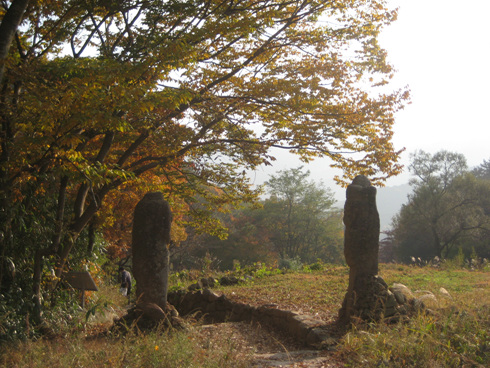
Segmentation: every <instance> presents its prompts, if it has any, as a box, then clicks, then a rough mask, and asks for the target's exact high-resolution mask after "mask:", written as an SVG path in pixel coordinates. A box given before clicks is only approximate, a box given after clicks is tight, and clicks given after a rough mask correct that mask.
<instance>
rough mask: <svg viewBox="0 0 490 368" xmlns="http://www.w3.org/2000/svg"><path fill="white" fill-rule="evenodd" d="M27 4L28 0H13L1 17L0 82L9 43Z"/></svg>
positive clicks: (0, 81)
mask: <svg viewBox="0 0 490 368" xmlns="http://www.w3.org/2000/svg"><path fill="white" fill-rule="evenodd" d="M28 4H29V0H13V1H12V3H11V4H10V7H9V8H8V10H7V12H6V13H5V15H4V17H3V19H2V24H0V83H2V81H3V74H4V72H5V61H6V59H7V55H8V53H9V50H10V45H11V44H12V41H13V40H14V36H15V32H17V28H18V27H19V24H20V22H21V21H22V17H23V15H24V12H25V11H26V9H27V5H28Z"/></svg>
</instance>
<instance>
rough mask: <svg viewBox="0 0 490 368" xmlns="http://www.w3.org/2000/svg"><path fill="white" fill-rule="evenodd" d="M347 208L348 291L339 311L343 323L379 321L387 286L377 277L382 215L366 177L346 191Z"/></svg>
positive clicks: (346, 253)
mask: <svg viewBox="0 0 490 368" xmlns="http://www.w3.org/2000/svg"><path fill="white" fill-rule="evenodd" d="M346 196H347V198H346V202H345V206H344V224H345V232H344V255H345V259H346V262H347V264H348V266H349V267H350V271H349V287H348V289H347V293H346V295H345V298H344V301H343V303H342V308H341V309H340V311H339V317H340V319H341V320H343V321H346V322H348V321H350V319H351V317H353V316H356V317H361V318H363V319H378V318H380V317H381V316H382V315H383V313H384V305H385V303H386V300H387V296H388V294H387V285H386V283H385V282H384V280H383V279H382V278H381V277H379V276H377V274H378V252H379V226H380V225H379V214H378V210H377V208H376V188H374V187H373V186H372V185H371V183H370V181H369V179H367V178H366V177H365V176H363V175H360V176H357V177H356V178H355V179H354V180H353V181H352V184H351V185H349V186H348V187H347V194H346Z"/></svg>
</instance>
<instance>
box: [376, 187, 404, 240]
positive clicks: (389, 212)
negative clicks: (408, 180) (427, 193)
mask: <svg viewBox="0 0 490 368" xmlns="http://www.w3.org/2000/svg"><path fill="white" fill-rule="evenodd" d="M411 192H412V188H411V187H410V185H408V184H403V185H397V186H394V187H384V188H378V194H377V196H376V205H377V207H378V212H379V220H380V222H381V231H384V230H388V229H389V228H390V225H391V220H392V218H393V216H395V215H396V214H397V213H398V212H399V211H400V209H401V207H402V205H403V204H405V203H407V200H408V199H407V195H408V194H409V193H411Z"/></svg>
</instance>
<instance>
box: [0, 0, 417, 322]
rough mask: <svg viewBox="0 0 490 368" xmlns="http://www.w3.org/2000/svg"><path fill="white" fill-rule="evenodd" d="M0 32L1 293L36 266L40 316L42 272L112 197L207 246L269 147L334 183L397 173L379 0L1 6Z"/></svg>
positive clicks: (57, 262)
mask: <svg viewBox="0 0 490 368" xmlns="http://www.w3.org/2000/svg"><path fill="white" fill-rule="evenodd" d="M0 17H1V19H2V21H1V25H0V62H1V73H0V82H1V86H0V87H1V89H0V93H1V95H0V105H1V107H0V119H1V131H0V139H1V154H0V194H1V198H0V207H1V208H0V216H1V217H2V218H1V224H2V225H1V226H2V229H1V232H2V234H3V236H2V237H1V245H0V246H1V249H0V256H1V257H2V262H1V264H2V266H1V267H2V268H1V269H0V282H1V283H2V285H4V286H5V282H4V281H5V280H4V275H5V272H4V271H3V269H4V266H3V264H4V263H5V261H6V260H7V259H9V260H12V259H15V262H14V263H16V262H18V257H19V255H22V259H33V261H34V262H33V266H32V267H33V269H32V271H33V272H32V273H33V275H34V277H33V281H32V283H33V286H32V287H33V290H34V295H35V301H36V305H37V307H38V308H37V309H38V310H39V308H40V306H41V299H42V298H41V280H42V273H43V272H44V271H43V270H44V267H45V266H46V265H47V264H48V265H49V267H53V268H54V271H55V272H56V275H57V276H60V275H61V273H62V271H63V269H64V267H65V265H66V262H67V261H68V260H69V257H70V255H73V254H74V252H80V251H81V249H82V248H83V249H85V245H83V242H80V241H79V240H80V237H81V235H83V232H84V231H85V229H86V228H87V226H88V225H89V224H90V223H91V222H92V221H94V218H95V215H96V213H97V212H99V211H100V209H101V208H103V204H104V201H105V202H107V201H108V200H109V199H110V193H114V191H117V190H119V189H122V188H125V189H128V188H139V189H138V190H160V191H162V192H164V193H165V195H166V197H167V198H168V199H169V201H170V202H171V204H172V205H174V204H175V207H177V208H178V210H179V211H182V212H185V213H189V214H191V215H193V216H186V217H184V216H181V217H180V218H181V224H182V226H185V225H193V226H195V227H197V228H200V229H201V230H207V231H211V230H210V229H212V228H213V222H212V219H213V217H212V216H209V214H210V213H212V212H215V211H219V210H220V209H222V208H224V206H225V205H226V204H229V203H238V202H242V201H247V200H251V199H253V198H255V197H256V196H257V194H258V192H257V191H256V190H253V189H252V188H251V187H250V185H249V184H248V182H247V176H246V171H245V170H247V169H255V168H257V167H258V166H259V165H264V164H265V165H268V164H271V162H272V161H273V160H274V157H273V156H272V155H271V153H270V149H271V148H272V147H280V148H284V149H288V150H290V151H292V152H293V153H296V154H298V155H300V156H301V158H302V159H303V160H304V161H308V160H310V159H312V158H314V157H322V156H326V157H329V158H331V160H332V165H333V166H336V167H341V168H342V169H343V170H344V172H345V176H346V178H352V177H353V176H354V175H356V174H359V173H362V174H366V175H368V176H370V177H371V178H372V180H373V181H374V182H380V181H382V180H383V179H384V178H386V177H389V176H391V175H396V174H397V173H398V172H399V171H400V169H401V167H400V165H399V164H398V163H397V161H398V156H399V151H396V150H395V149H394V147H393V145H392V143H391V138H392V134H393V132H392V125H393V122H394V113H395V112H396V111H397V110H399V109H400V108H402V107H403V104H404V103H405V102H406V101H407V99H408V92H407V91H406V90H398V91H392V92H386V87H385V86H384V85H385V84H386V83H387V81H388V80H389V79H390V77H391V76H392V74H393V68H392V67H391V65H390V64H389V63H388V62H387V60H386V52H385V51H384V50H383V49H382V48H381V47H380V46H379V44H378V40H377V38H378V35H379V32H380V31H381V29H382V28H383V27H384V26H386V25H388V24H389V23H391V22H392V21H394V20H395V18H396V11H395V10H390V9H388V8H387V7H386V4H385V1H383V0H350V1H347V2H346V1H335V0H334V1H328V2H325V1H316V0H306V1H305V0H301V1H296V0H291V1H282V0H281V1H279V0H238V1H221V0H220V1H216V0H206V1H194V0H186V1H180V0H179V1H177V0H166V1H151V0H150V1H147V0H145V1H141V0H130V1H123V2H114V1H105V0H104V1H102V0H93V1H92V0H90V1H89V0H70V1H59V0H53V1H27V0H12V1H5V2H3V6H2V8H1V9H0ZM383 86H384V87H383ZM381 87H382V88H381ZM377 90H378V91H379V92H377ZM350 153H352V155H350ZM154 177H158V178H161V180H155V181H149V178H154ZM339 180H340V178H339ZM210 188H212V190H209V189H210ZM195 198H199V205H198V206H195V205H193V202H194V201H195V200H194V199H195ZM177 204H178V205H177ZM27 222H29V224H30V225H32V226H31V227H30V228H26V226H25V225H26V223H27ZM34 225H35V226H34ZM214 225H216V224H214ZM27 229H28V231H27ZM214 229H216V226H214ZM27 236H29V237H27ZM21 238H22V241H21V240H20V239H21ZM25 267H26V270H27V269H28V268H29V267H30V266H29V265H27V264H26V265H25ZM26 274H30V271H26ZM37 315H39V313H37Z"/></svg>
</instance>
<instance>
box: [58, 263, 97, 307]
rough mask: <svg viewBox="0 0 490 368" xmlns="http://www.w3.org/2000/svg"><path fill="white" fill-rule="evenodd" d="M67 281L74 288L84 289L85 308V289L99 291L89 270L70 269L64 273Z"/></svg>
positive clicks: (82, 302)
mask: <svg viewBox="0 0 490 368" xmlns="http://www.w3.org/2000/svg"><path fill="white" fill-rule="evenodd" d="M63 277H64V279H65V281H66V282H68V283H69V284H70V286H71V287H72V288H74V289H78V290H81V291H82V299H81V303H80V304H81V305H82V308H85V291H99V288H98V287H97V285H95V282H94V279H93V278H92V276H90V273H89V272H88V271H70V272H66V273H65V274H63Z"/></svg>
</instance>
